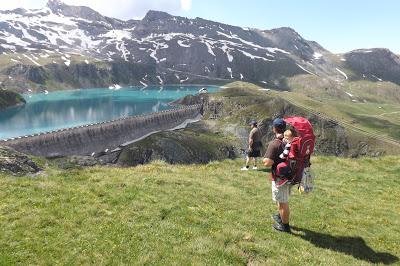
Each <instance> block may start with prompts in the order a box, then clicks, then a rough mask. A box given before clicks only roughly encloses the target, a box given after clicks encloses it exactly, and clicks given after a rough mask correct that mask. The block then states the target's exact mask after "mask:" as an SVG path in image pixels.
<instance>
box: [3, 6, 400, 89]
mask: <svg viewBox="0 0 400 266" xmlns="http://www.w3.org/2000/svg"><path fill="white" fill-rule="evenodd" d="M0 14H2V16H0V82H2V83H3V84H4V85H6V86H7V87H8V88H10V89H11V90H16V91H18V92H22V93H26V87H27V86H28V87H32V88H33V90H34V91H37V90H39V91H40V90H44V89H51V87H54V86H55V87H57V88H60V89H62V88H85V87H93V86H99V85H101V86H109V85H112V84H115V83H118V84H121V85H136V86H147V85H150V84H153V85H154V84H157V85H164V84H193V83H210V82H211V83H212V82H218V81H220V80H242V81H247V82H252V83H255V84H259V85H263V86H266V87H272V88H276V89H281V90H287V89H288V87H287V81H286V79H287V78H290V77H293V76H296V75H301V74H306V75H314V76H318V77H321V78H327V79H330V80H333V81H335V82H338V83H341V82H346V81H347V80H363V79H366V80H371V81H380V80H385V81H391V82H394V83H397V84H400V80H398V79H397V78H396V77H397V76H400V75H398V74H399V73H400V63H399V62H400V59H398V56H397V55H395V54H394V53H392V52H388V53H381V52H379V50H373V52H372V54H377V55H376V56H377V57H384V58H383V59H382V64H381V65H379V66H376V65H375V64H373V63H371V62H369V59H368V58H365V57H362V56H360V55H358V54H359V53H358V52H353V51H352V52H349V53H345V54H333V53H331V52H330V51H328V50H326V49H325V48H324V47H322V46H321V45H320V44H318V43H317V42H315V41H310V40H306V39H304V38H303V37H302V36H301V35H300V34H299V33H297V32H296V31H295V30H294V29H292V28H289V27H281V28H276V29H271V30H265V29H264V30H261V29H254V28H243V27H238V26H233V25H228V24H223V23H219V22H214V21H211V20H206V19H202V18H195V19H190V18H185V17H180V16H173V15H171V14H168V13H166V12H162V11H155V10H150V11H149V12H148V13H147V14H146V15H145V17H144V18H143V19H141V20H126V21H124V20H120V19H115V18H110V17H106V16H103V15H101V14H100V13H99V12H97V11H95V10H93V9H91V8H88V7H84V6H70V5H66V4H65V3H63V2H62V1H59V0H50V1H48V3H47V6H46V7H44V8H42V9H35V10H26V9H14V10H11V11H0ZM370 50H371V49H370ZM355 51H358V50H355ZM354 54H357V56H353V55H354ZM386 57H388V58H389V59H388V58H386ZM346 58H347V59H346ZM390 58H394V59H392V61H390ZM396 58H397V59H396ZM347 61H348V62H347ZM359 61H361V63H360V62H359ZM357 62H358V63H357ZM385 62H389V63H390V65H388V66H386V65H385ZM393 66H394V67H393ZM27 68H28V70H26V69H27ZM133 68H138V69H142V70H143V71H142V70H141V71H139V72H140V73H139V72H135V73H133V72H132V71H133V70H132V69H133ZM393 69H394V70H393ZM26 71H28V72H29V73H27V72H26ZM32 71H33V73H34V74H32V73H31V72H32ZM121 71H122V72H121ZM128 72H129V73H130V74H128V76H129V78H121V77H122V76H123V75H125V74H126V73H128ZM35 73H36V74H35ZM37 73H39V74H40V73H41V74H40V75H37ZM99 73H102V74H101V75H99ZM121 73H125V74H121ZM10 74H12V75H10ZM13 75H14V76H13ZM64 75H67V76H70V78H69V79H68V80H65V79H64V78H63V79H61V78H60V77H63V76H64ZM95 79H97V80H95ZM82 80H84V82H82ZM55 84H56V85H55Z"/></svg>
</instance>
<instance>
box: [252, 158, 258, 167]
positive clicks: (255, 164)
mask: <svg viewBox="0 0 400 266" xmlns="http://www.w3.org/2000/svg"><path fill="white" fill-rule="evenodd" d="M253 159H254V166H255V167H257V157H254V158H253Z"/></svg>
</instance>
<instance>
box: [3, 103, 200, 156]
mask: <svg viewBox="0 0 400 266" xmlns="http://www.w3.org/2000/svg"><path fill="white" fill-rule="evenodd" d="M202 109H203V108H202V106H201V105H191V106H185V107H181V108H178V109H174V110H168V111H161V112H157V113H152V114H147V115H139V116H130V117H125V118H121V119H116V120H112V121H107V122H100V123H96V124H91V125H85V126H78V127H73V128H67V129H61V130H56V131H52V132H46V133H41V134H35V135H30V136H25V137H18V138H13V139H8V140H1V141H0V145H3V146H8V147H11V148H13V149H15V150H17V151H19V152H23V153H26V154H31V155H35V156H40V157H62V156H71V155H93V154H96V153H101V152H104V151H111V150H114V149H117V148H118V147H120V146H121V145H124V144H125V143H130V142H133V141H135V140H138V139H140V138H143V137H144V136H147V135H149V134H152V133H154V132H158V131H163V130H170V129H173V128H176V127H179V126H181V125H182V124H185V123H190V122H193V121H194V120H198V119H199V117H200V116H201V115H202Z"/></svg>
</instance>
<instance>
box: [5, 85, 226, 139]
mask: <svg viewBox="0 0 400 266" xmlns="http://www.w3.org/2000/svg"><path fill="white" fill-rule="evenodd" d="M201 88H206V89H207V90H208V92H210V93H212V92H216V91H218V89H219V88H218V87H215V86H162V87H160V86H152V87H150V86H149V87H146V88H143V87H129V88H121V89H118V90H115V89H81V90H69V91H57V92H50V93H48V94H45V93H38V94H32V95H24V98H25V100H26V102H27V103H26V105H24V106H20V107H14V108H9V109H6V110H5V111H2V112H0V139H7V138H13V137H18V136H26V135H31V134H35V133H40V132H47V131H52V130H57V129H61V128H68V127H74V126H79V125H85V124H90V123H97V122H103V121H108V120H112V119H116V118H121V117H125V116H131V115H140V114H146V113H151V112H158V111H162V110H168V109H173V108H174V107H172V106H170V105H168V103H169V102H171V101H174V100H177V99H179V98H182V97H184V96H186V95H190V94H192V95H194V94H197V93H198V91H199V90H200V89H201Z"/></svg>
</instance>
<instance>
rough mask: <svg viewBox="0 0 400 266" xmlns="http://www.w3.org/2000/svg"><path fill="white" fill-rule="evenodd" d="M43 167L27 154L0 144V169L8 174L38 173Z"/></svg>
mask: <svg viewBox="0 0 400 266" xmlns="http://www.w3.org/2000/svg"><path fill="white" fill-rule="evenodd" d="M40 170H41V169H40V168H39V166H38V165H37V164H36V163H35V162H33V161H32V159H30V158H29V157H28V156H26V155H25V154H22V153H19V152H17V151H15V150H13V149H11V148H9V147H4V146H0V171H1V172H5V173H7V174H13V175H23V174H28V173H37V172H39V171H40Z"/></svg>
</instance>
